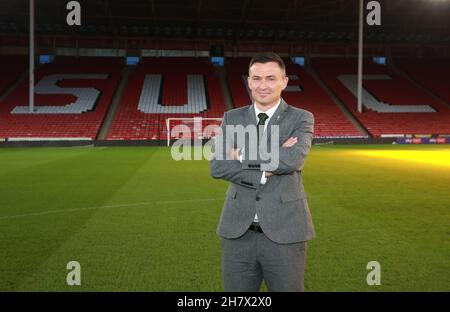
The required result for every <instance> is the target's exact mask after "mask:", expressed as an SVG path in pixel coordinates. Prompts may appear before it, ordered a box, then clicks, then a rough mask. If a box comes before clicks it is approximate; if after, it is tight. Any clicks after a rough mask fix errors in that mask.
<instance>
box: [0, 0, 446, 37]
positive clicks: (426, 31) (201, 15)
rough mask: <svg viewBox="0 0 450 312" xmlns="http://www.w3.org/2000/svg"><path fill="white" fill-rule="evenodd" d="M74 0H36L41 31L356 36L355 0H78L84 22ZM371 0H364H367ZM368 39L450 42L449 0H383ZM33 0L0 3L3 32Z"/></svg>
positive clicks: (18, 28) (19, 28)
mask: <svg viewBox="0 0 450 312" xmlns="http://www.w3.org/2000/svg"><path fill="white" fill-rule="evenodd" d="M68 2H69V1H61V0H59V1H58V0H36V22H37V32H38V33H40V34H63V35H64V34H66V35H67V34H70V35H88V36H113V37H123V36H127V37H163V38H179V37H184V38H193V39H195V38H223V39H227V40H242V39H244V40H262V41H275V40H285V41H333V42H348V41H355V40H356V38H357V23H358V4H359V1H356V0H276V1H273V0H257V1H256V0H183V1H180V0H127V1H123V0H84V1H83V0H79V3H80V4H81V7H82V25H81V26H77V27H69V26H67V24H66V15H67V13H68V10H67V9H66V4H67V3H68ZM366 2H367V1H366ZM379 2H380V3H381V9H382V26H378V27H367V28H366V35H365V39H366V40H367V41H370V42H381V43H383V42H402V43H422V42H430V43H447V44H448V43H450V1H438V0H395V1H392V0H385V1H379ZM28 6H29V0H2V1H1V2H0V32H1V33H18V32H19V33H26V32H27V30H28V12H29V8H28Z"/></svg>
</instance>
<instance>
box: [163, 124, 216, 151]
mask: <svg viewBox="0 0 450 312" xmlns="http://www.w3.org/2000/svg"><path fill="white" fill-rule="evenodd" d="M221 123H222V118H203V117H189V118H167V119H166V133H167V146H170V141H171V140H178V139H189V140H195V139H199V140H203V139H210V138H212V137H214V136H215V135H216V132H217V128H218V127H220V125H221Z"/></svg>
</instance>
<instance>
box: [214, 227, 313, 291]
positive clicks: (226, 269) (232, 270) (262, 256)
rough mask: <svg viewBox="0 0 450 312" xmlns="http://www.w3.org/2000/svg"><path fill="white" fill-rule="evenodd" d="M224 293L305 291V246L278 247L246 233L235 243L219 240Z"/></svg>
mask: <svg viewBox="0 0 450 312" xmlns="http://www.w3.org/2000/svg"><path fill="white" fill-rule="evenodd" d="M221 245H222V251H223V257H222V271H223V272H222V273H223V281H224V290H225V291H237V292H257V291H259V290H260V287H261V283H262V281H263V280H264V281H265V282H266V285H267V288H268V290H269V291H304V282H303V280H304V272H305V262H306V242H298V243H292V244H279V243H275V242H273V241H271V240H270V239H269V238H267V236H266V235H264V233H259V232H255V231H251V230H248V231H247V232H246V233H245V234H244V235H243V236H241V237H239V238H236V239H225V238H221Z"/></svg>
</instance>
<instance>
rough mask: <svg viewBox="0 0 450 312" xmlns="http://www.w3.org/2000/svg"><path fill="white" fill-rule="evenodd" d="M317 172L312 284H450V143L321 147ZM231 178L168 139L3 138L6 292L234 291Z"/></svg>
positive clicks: (311, 181)
mask: <svg viewBox="0 0 450 312" xmlns="http://www.w3.org/2000/svg"><path fill="white" fill-rule="evenodd" d="M303 178H304V184H305V189H306V191H307V194H308V200H309V205H310V209H311V213H312V216H313V221H314V225H315V228H316V233H317V238H316V239H315V240H313V241H311V242H309V243H308V259H307V271H306V276H305V287H306V290H307V291H449V290H450V192H449V190H450V148H449V146H399V145H361V146H357V145H353V146H344V145H343V146H333V145H315V146H314V147H313V149H312V151H311V153H310V155H309V156H308V159H307V163H306V165H305V168H304V170H303ZM226 187H227V182H225V181H220V180H214V179H212V178H211V177H210V175H209V166H208V162H207V161H206V160H202V161H174V160H172V158H171V156H170V149H169V148H164V147H109V148H106V147H98V148H9V149H7V148H3V149H0V251H1V252H0V291H221V290H222V282H221V264H220V261H221V258H220V257H221V250H220V244H219V239H218V237H217V236H216V234H215V230H216V226H217V222H218V219H219V216H220V211H221V208H222V204H223V199H224V195H225V190H226ZM72 260H75V261H78V262H79V263H80V265H81V286H68V285H67V283H66V275H67V273H69V270H67V268H66V265H67V263H68V262H69V261H72ZM373 260H375V261H378V262H379V263H380V265H381V285H380V286H368V285H367V282H366V277H367V274H368V273H369V270H367V268H366V266H367V263H368V262H369V261H373ZM264 289H265V287H263V290H264Z"/></svg>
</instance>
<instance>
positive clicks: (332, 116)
mask: <svg viewBox="0 0 450 312" xmlns="http://www.w3.org/2000/svg"><path fill="white" fill-rule="evenodd" d="M249 62H250V59H249V58H235V59H231V60H230V61H229V64H228V65H227V70H228V83H229V86H230V90H231V94H232V99H233V102H234V104H235V107H242V106H244V105H248V104H249V103H251V98H250V93H249V92H250V91H249V90H248V89H247V82H246V79H247V78H246V77H247V75H248V64H249ZM285 63H286V70H287V74H288V77H289V84H288V86H287V88H286V89H285V91H284V92H283V94H282V96H283V98H284V99H285V100H286V102H287V103H289V104H290V105H293V106H295V107H299V108H303V109H306V110H308V111H310V112H312V113H313V114H314V117H315V130H314V131H315V133H314V135H315V137H362V136H363V135H362V134H361V133H360V132H359V131H358V130H357V129H356V128H355V127H354V126H353V124H352V123H351V122H350V121H349V120H348V119H347V118H346V116H345V115H344V114H343V113H342V112H341V110H340V109H339V108H338V106H337V105H336V104H335V103H334V102H333V100H332V99H331V98H330V97H329V96H328V95H327V94H326V93H325V91H324V90H323V89H322V88H321V87H320V86H319V84H318V83H317V82H316V81H315V80H314V78H313V77H311V75H309V74H308V73H307V72H306V71H305V70H304V69H303V68H301V67H300V66H299V65H297V64H293V63H290V62H288V61H286V62H285Z"/></svg>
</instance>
